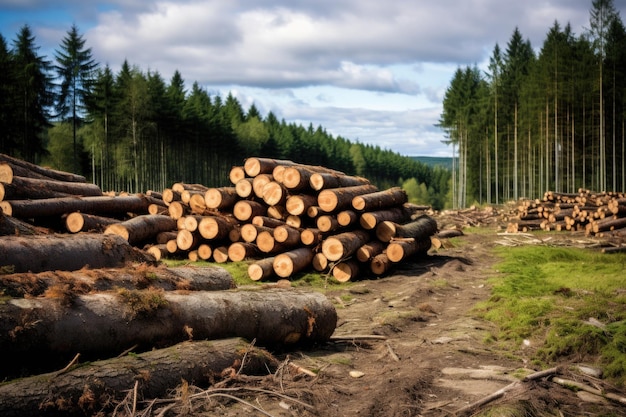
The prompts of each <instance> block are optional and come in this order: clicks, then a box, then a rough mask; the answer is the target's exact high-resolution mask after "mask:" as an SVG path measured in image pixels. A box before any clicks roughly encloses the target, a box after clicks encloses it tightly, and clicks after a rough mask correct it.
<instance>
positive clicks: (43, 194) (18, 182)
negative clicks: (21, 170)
mask: <svg viewBox="0 0 626 417" xmlns="http://www.w3.org/2000/svg"><path fill="white" fill-rule="evenodd" d="M7 184H9V185H12V186H13V187H14V193H13V194H14V195H13V196H12V199H14V200H17V199H36V198H50V197H53V196H54V197H56V195H55V194H65V195H77V196H101V195H102V190H101V189H100V187H98V186H97V185H96V184H91V183H87V182H71V181H58V180H52V179H49V180H48V179H40V178H28V177H18V176H13V178H12V179H11V182H9V183H7Z"/></svg>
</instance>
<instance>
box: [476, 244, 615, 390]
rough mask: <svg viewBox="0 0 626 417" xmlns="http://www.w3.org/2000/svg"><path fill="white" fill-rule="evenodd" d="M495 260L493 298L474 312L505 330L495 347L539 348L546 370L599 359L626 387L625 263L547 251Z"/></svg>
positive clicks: (579, 252) (592, 254)
mask: <svg viewBox="0 0 626 417" xmlns="http://www.w3.org/2000/svg"><path fill="white" fill-rule="evenodd" d="M496 253H497V254H498V255H499V256H500V257H501V258H502V262H501V263H499V264H498V265H497V266H496V270H497V272H499V273H500V274H498V276H496V277H494V278H491V279H490V283H491V285H492V286H493V290H492V295H491V297H490V299H489V300H488V301H486V302H483V303H479V304H478V305H477V306H476V307H475V309H474V312H475V313H476V314H478V315H479V316H481V317H483V318H485V319H487V320H490V321H492V322H494V323H496V324H497V325H498V332H497V333H496V334H493V335H491V337H490V338H489V340H490V341H491V342H492V343H499V344H501V345H502V346H503V347H507V346H508V347H509V348H510V347H511V346H519V344H520V343H521V342H522V340H524V339H531V340H534V341H540V347H539V348H538V349H537V350H536V351H535V353H534V357H533V358H532V359H533V361H535V362H536V363H539V364H546V365H547V364H550V363H554V362H556V361H558V360H560V359H566V360H572V361H589V360H596V359H597V360H598V362H599V364H601V365H603V367H604V371H605V375H606V376H608V377H611V378H614V379H615V380H616V381H617V382H618V383H619V384H620V385H626V383H625V379H626V359H625V358H626V274H625V273H624V271H625V270H626V255H624V254H602V253H599V252H596V251H593V250H589V249H577V248H563V247H545V246H525V247H515V248H510V247H506V248H497V249H496ZM590 319H593V320H592V321H590ZM594 320H595V321H597V322H599V323H601V324H603V325H604V327H602V326H597V325H593V322H594ZM535 343H536V342H535Z"/></svg>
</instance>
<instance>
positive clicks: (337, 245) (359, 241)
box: [322, 230, 370, 261]
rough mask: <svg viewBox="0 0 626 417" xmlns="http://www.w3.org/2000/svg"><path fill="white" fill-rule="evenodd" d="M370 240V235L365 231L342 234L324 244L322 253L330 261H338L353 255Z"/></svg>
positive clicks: (332, 237)
mask: <svg viewBox="0 0 626 417" xmlns="http://www.w3.org/2000/svg"><path fill="white" fill-rule="evenodd" d="M369 240H370V235H369V233H368V232H367V231H364V230H354V231H350V232H344V233H340V234H337V235H334V236H330V237H328V238H326V239H325V240H324V242H322V253H323V254H324V256H326V258H328V260H329V261H338V260H340V259H342V258H346V257H348V256H350V255H352V254H353V253H354V252H356V251H357V249H358V248H360V247H361V246H363V245H364V244H366V243H367V242H369Z"/></svg>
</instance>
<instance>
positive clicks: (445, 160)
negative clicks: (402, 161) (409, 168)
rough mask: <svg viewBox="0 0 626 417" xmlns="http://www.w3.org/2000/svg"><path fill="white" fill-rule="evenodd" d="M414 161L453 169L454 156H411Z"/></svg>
mask: <svg viewBox="0 0 626 417" xmlns="http://www.w3.org/2000/svg"><path fill="white" fill-rule="evenodd" d="M409 158H411V159H413V160H414V161H418V162H421V163H422V164H425V165H428V166H431V167H435V166H441V167H443V168H445V169H448V170H452V158H451V157H446V156H441V157H439V156H409Z"/></svg>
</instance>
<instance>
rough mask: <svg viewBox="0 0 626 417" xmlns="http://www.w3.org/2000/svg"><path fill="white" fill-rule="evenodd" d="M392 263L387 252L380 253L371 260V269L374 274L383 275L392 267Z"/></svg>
mask: <svg viewBox="0 0 626 417" xmlns="http://www.w3.org/2000/svg"><path fill="white" fill-rule="evenodd" d="M391 266H392V263H391V261H390V260H389V257H388V256H387V254H386V253H379V254H378V255H376V256H374V257H373V258H372V260H371V261H370V270H371V271H372V273H373V274H374V275H377V276H381V275H384V274H386V273H387V272H388V271H389V270H390V269H391Z"/></svg>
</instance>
